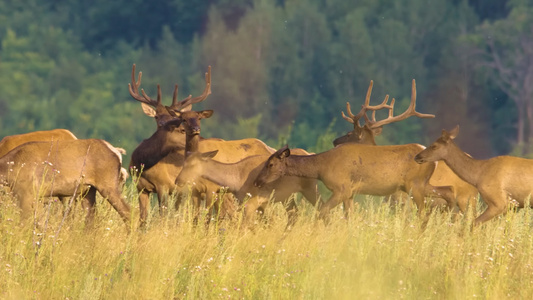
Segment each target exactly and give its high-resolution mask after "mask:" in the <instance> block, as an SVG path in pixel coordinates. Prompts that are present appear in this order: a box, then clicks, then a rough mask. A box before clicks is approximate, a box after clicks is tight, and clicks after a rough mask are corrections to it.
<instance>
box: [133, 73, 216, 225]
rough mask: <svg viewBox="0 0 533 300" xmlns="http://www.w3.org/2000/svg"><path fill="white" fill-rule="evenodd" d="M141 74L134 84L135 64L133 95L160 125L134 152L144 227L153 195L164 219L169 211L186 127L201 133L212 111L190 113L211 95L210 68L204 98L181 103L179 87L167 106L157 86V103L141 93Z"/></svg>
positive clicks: (142, 91) (182, 158)
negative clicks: (202, 121) (169, 202)
mask: <svg viewBox="0 0 533 300" xmlns="http://www.w3.org/2000/svg"><path fill="white" fill-rule="evenodd" d="M141 79H142V72H139V77H138V80H135V64H134V65H133V67H132V72H131V83H130V84H128V89H129V92H130V95H131V96H132V97H133V98H134V99H135V100H137V101H140V102H141V104H143V111H144V112H145V114H147V115H149V116H151V117H154V118H155V120H156V123H157V130H156V132H155V133H154V134H153V135H152V136H151V137H150V138H148V139H146V140H144V141H142V142H141V144H140V145H139V146H137V148H136V149H135V150H134V151H133V153H132V157H131V161H130V169H134V170H136V171H140V172H141V173H140V177H139V180H138V181H137V190H138V191H139V193H140V194H139V208H140V220H141V226H143V225H144V224H145V222H146V217H147V215H148V205H149V203H150V201H149V200H150V193H153V192H156V193H157V196H158V200H159V209H160V214H161V215H165V214H166V211H167V208H168V195H169V194H170V193H172V191H173V190H174V180H175V178H176V176H177V174H179V172H180V170H181V166H182V165H183V160H184V151H183V149H185V145H186V138H185V129H184V125H183V123H184V122H185V123H187V124H188V125H189V128H192V130H194V131H197V132H198V133H199V131H200V126H199V124H200V123H199V120H200V119H202V118H208V117H210V116H211V115H212V113H213V111H210V110H206V111H199V112H197V111H191V110H190V109H191V106H192V104H194V103H198V102H201V101H203V100H205V99H206V98H207V96H209V95H210V94H211V67H209V68H208V72H207V73H206V75H205V80H206V86H205V89H204V92H203V93H202V95H200V96H198V97H194V98H193V97H192V96H188V97H187V98H185V99H183V100H181V101H178V100H177V96H178V85H175V86H174V93H173V96H172V104H171V106H170V107H167V106H164V105H163V104H162V101H161V87H160V85H157V99H156V100H154V99H152V98H150V97H149V96H148V95H147V94H146V93H145V92H144V90H142V89H141V93H142V95H141V94H140V93H139V87H140V85H141Z"/></svg>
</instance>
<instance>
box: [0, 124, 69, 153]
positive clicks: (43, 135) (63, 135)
mask: <svg viewBox="0 0 533 300" xmlns="http://www.w3.org/2000/svg"><path fill="white" fill-rule="evenodd" d="M76 139H77V138H76V136H75V135H74V134H73V133H72V132H70V131H68V130H66V129H53V130H44V131H34V132H29V133H23V134H16V135H10V136H6V137H4V138H3V139H2V140H0V157H2V156H4V155H6V153H8V152H9V151H11V150H12V149H14V148H15V147H17V146H19V145H22V144H24V143H27V142H40V141H42V142H52V141H70V140H76Z"/></svg>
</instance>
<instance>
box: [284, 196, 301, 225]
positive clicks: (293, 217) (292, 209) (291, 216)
mask: <svg viewBox="0 0 533 300" xmlns="http://www.w3.org/2000/svg"><path fill="white" fill-rule="evenodd" d="M285 210H286V211H287V226H286V227H285V230H286V231H288V230H291V228H292V227H293V226H294V224H296V221H297V220H298V206H297V205H296V202H295V201H294V199H291V200H290V201H289V203H287V206H286V207H285Z"/></svg>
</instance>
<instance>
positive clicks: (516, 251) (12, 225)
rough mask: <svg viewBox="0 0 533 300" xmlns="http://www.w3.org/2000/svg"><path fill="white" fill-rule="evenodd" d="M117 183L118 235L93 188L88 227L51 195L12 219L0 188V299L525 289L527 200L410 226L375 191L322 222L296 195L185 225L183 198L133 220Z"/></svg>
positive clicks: (377, 295) (529, 252) (529, 241)
mask: <svg viewBox="0 0 533 300" xmlns="http://www.w3.org/2000/svg"><path fill="white" fill-rule="evenodd" d="M124 194H125V195H126V197H127V198H128V201H129V203H130V205H131V206H132V210H133V214H134V215H133V221H132V224H131V227H132V232H131V234H129V235H128V234H127V232H126V227H125V226H124V223H123V222H122V221H121V220H120V218H119V216H118V213H117V212H116V211H114V210H113V209H112V208H111V206H110V205H109V204H108V203H107V202H105V201H103V200H102V199H99V201H98V203H97V217H96V222H95V226H94V228H93V229H90V230H88V229H85V228H84V227H85V224H84V217H83V213H82V210H81V208H80V207H79V205H78V207H77V208H76V209H74V210H73V211H74V213H73V217H72V218H70V219H67V220H65V222H64V223H63V224H62V221H63V218H62V207H61V204H60V203H57V202H56V203H51V204H50V205H46V204H42V203H41V204H40V205H37V206H36V207H37V209H36V215H37V216H38V223H39V224H38V226H35V224H34V223H31V222H30V223H27V224H25V225H21V224H20V222H19V219H20V218H19V211H18V208H17V206H16V202H15V201H14V200H13V199H11V197H10V196H9V195H5V194H0V299H533V237H532V212H531V209H522V210H517V211H514V210H511V211H509V213H507V214H506V215H504V216H502V217H499V218H496V219H494V220H492V221H490V222H488V223H487V224H486V225H483V226H481V227H479V228H475V229H474V230H473V231H471V230H470V226H468V222H470V221H471V219H470V218H466V217H463V216H458V217H457V218H454V217H453V215H452V214H451V213H433V214H432V215H431V217H430V219H429V222H428V224H427V227H426V229H425V230H422V229H421V221H420V220H419V218H418V217H417V216H416V214H415V213H413V212H412V211H411V210H405V209H398V210H394V209H392V208H391V207H390V206H389V205H388V204H386V203H383V202H382V199H381V198H378V197H366V198H364V199H363V200H361V201H358V202H357V205H356V206H355V211H354V213H353V215H352V216H351V218H350V220H348V221H346V220H345V219H343V212H342V207H338V208H337V209H336V210H334V211H333V212H332V213H333V217H332V222H331V223H330V224H329V225H328V226H324V224H323V223H322V222H316V221H315V217H314V213H315V209H314V207H311V206H310V205H308V204H307V203H303V202H301V201H299V202H298V203H299V204H300V205H299V207H300V217H299V220H298V222H297V223H296V225H295V226H294V227H293V228H292V230H290V231H288V232H286V231H285V230H284V229H285V224H286V215H285V212H284V208H283V207H282V206H281V205H280V204H274V205H271V206H270V207H269V209H268V210H267V211H266V213H265V215H266V217H265V219H267V220H268V221H267V222H266V224H264V223H260V224H258V225H257V226H256V227H255V229H254V230H244V229H239V225H240V221H239V220H232V221H221V222H218V223H217V222H212V223H211V225H210V226H209V228H206V227H204V226H203V225H202V226H195V225H193V222H192V221H191V220H192V218H191V213H190V212H191V210H190V209H188V208H187V206H184V207H182V208H181V209H180V210H179V211H177V212H176V211H173V212H171V213H170V214H169V215H168V216H167V217H164V218H162V217H160V216H159V214H158V213H157V208H156V209H152V214H151V219H150V222H149V227H148V228H147V229H146V230H144V231H139V230H137V223H138V203H137V198H136V197H137V195H136V192H135V188H134V187H133V186H132V185H131V184H127V185H126V187H125V189H124ZM154 203H156V201H153V203H152V204H154ZM152 207H153V208H154V206H152ZM479 209H481V208H478V211H479ZM467 219H469V220H467Z"/></svg>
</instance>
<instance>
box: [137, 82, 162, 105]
mask: <svg viewBox="0 0 533 300" xmlns="http://www.w3.org/2000/svg"><path fill="white" fill-rule="evenodd" d="M141 93H142V94H143V97H144V99H146V101H148V102H150V103H149V104H150V105H152V106H154V107H156V106H158V105H159V104H161V86H160V85H159V84H158V85H157V100H154V99H152V98H150V97H149V96H148V95H147V94H146V93H145V92H144V89H141Z"/></svg>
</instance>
